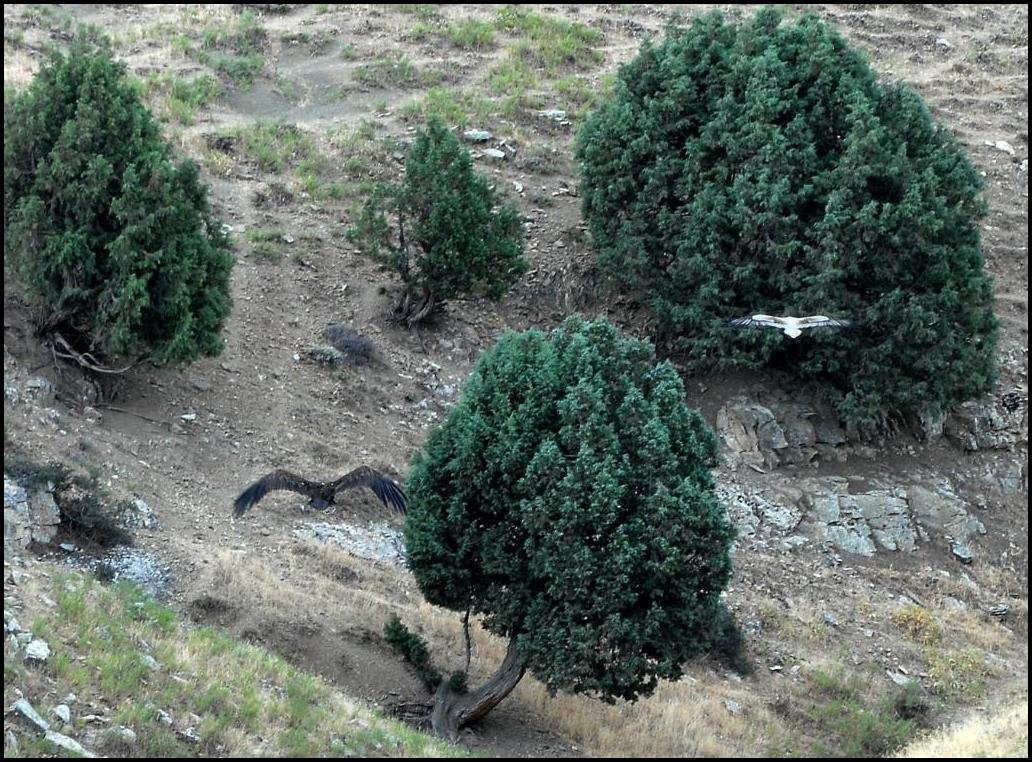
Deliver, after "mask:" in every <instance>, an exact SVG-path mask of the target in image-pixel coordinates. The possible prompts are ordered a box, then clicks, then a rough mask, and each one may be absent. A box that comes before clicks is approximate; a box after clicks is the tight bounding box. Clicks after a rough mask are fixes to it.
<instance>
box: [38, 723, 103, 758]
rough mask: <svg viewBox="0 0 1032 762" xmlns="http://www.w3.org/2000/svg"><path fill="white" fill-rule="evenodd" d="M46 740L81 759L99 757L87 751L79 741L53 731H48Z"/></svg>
mask: <svg viewBox="0 0 1032 762" xmlns="http://www.w3.org/2000/svg"><path fill="white" fill-rule="evenodd" d="M46 739H47V740H48V741H50V743H52V744H54V746H60V747H61V748H62V749H65V750H66V751H70V752H72V753H73V754H78V755H79V756H81V757H90V758H93V757H96V756H97V755H96V754H93V753H92V752H89V751H86V749H84V748H82V746H81V745H80V744H79V742H78V741H76V740H75V739H74V738H69V737H68V736H66V735H64V734H63V733H55V732H54V731H53V730H48V731H47V733H46Z"/></svg>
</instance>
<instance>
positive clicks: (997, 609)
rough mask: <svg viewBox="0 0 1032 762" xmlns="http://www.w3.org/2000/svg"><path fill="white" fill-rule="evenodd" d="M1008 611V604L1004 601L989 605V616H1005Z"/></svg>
mask: <svg viewBox="0 0 1032 762" xmlns="http://www.w3.org/2000/svg"><path fill="white" fill-rule="evenodd" d="M1009 613H1010V606H1008V605H1007V604H1006V603H998V604H997V605H995V606H990V607H989V616H997V617H1001V618H1002V617H1005V616H1007V614H1009Z"/></svg>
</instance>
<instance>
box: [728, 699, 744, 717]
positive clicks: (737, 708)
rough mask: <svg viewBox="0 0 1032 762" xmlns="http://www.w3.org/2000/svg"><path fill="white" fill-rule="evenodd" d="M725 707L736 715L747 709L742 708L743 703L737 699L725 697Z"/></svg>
mask: <svg viewBox="0 0 1032 762" xmlns="http://www.w3.org/2000/svg"><path fill="white" fill-rule="evenodd" d="M724 708H725V709H727V711H728V712H730V713H731V714H733V715H736V716H737V715H739V714H741V713H742V712H744V711H745V710H744V709H743V708H742V705H741V704H739V703H738V702H737V701H732V700H731V699H724Z"/></svg>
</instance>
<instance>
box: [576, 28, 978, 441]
mask: <svg viewBox="0 0 1032 762" xmlns="http://www.w3.org/2000/svg"><path fill="white" fill-rule="evenodd" d="M577 155H578V158H579V160H580V163H581V171H582V178H583V183H582V196H583V199H584V201H583V203H584V213H585V216H586V218H587V219H588V222H589V226H590V230H591V233H592V237H593V239H594V241H595V244H596V245H597V246H598V249H599V256H600V261H601V262H602V263H603V265H604V266H606V267H608V268H610V269H611V270H612V271H613V272H614V273H617V274H618V276H619V278H620V282H621V283H624V284H626V285H628V286H629V287H630V289H631V290H632V291H633V292H634V293H635V294H636V295H637V296H638V298H639V299H640V301H641V302H642V303H644V304H645V305H647V306H648V307H649V308H651V310H652V311H653V314H654V315H655V318H656V321H657V323H658V325H659V328H660V330H661V331H662V332H663V334H664V338H666V339H668V340H669V341H670V343H671V344H673V345H674V346H675V347H679V348H681V349H682V350H684V351H685V353H686V355H687V360H688V361H689V362H690V363H693V364H694V366H695V367H696V368H699V369H706V368H709V367H712V366H714V365H717V366H737V367H760V366H765V365H767V366H774V367H782V368H786V369H789V370H790V371H791V372H792V373H794V374H797V375H798V376H802V377H803V378H812V379H820V380H824V381H829V382H831V385H832V387H834V388H836V389H837V390H838V395H839V397H838V398H839V410H840V412H841V414H842V415H843V417H844V418H845V419H846V420H847V421H848V422H851V423H854V424H857V425H872V424H877V423H879V422H880V421H881V420H882V419H883V416H884V415H885V414H886V413H891V412H907V413H910V412H912V413H918V414H920V413H923V412H926V409H927V408H931V409H935V408H940V409H941V408H943V407H945V406H947V405H950V404H952V403H955V402H958V401H960V400H964V399H968V398H970V397H973V396H976V395H978V394H980V393H983V392H985V391H986V390H987V389H989V388H990V386H991V383H992V380H993V377H994V346H995V336H996V321H995V318H994V316H993V309H992V284H991V281H990V279H989V277H988V276H987V275H986V273H985V270H984V262H983V258H982V254H981V250H980V242H979V228H978V221H979V219H980V217H982V216H983V215H984V214H985V205H984V203H983V201H982V200H981V197H980V190H981V187H982V182H981V179H980V177H979V175H978V172H977V171H976V170H975V168H974V167H973V166H972V165H971V163H970V162H969V161H968V159H967V158H966V156H965V155H964V152H963V150H962V148H961V147H960V145H959V144H958V142H957V140H956V139H955V138H954V137H953V136H952V135H951V134H950V133H949V132H948V131H947V130H945V129H943V128H941V127H936V126H935V125H934V124H933V123H932V120H931V117H930V115H929V113H928V110H927V108H926V107H925V106H924V104H923V103H922V102H921V99H920V97H919V96H918V95H917V94H915V93H914V92H913V91H912V90H910V89H908V88H906V87H903V86H899V85H883V84H880V83H879V82H878V81H877V77H876V75H875V73H874V72H873V71H872V70H871V68H870V67H869V66H868V64H867V63H866V61H865V60H864V59H863V57H862V56H861V55H860V54H859V53H857V52H855V51H853V50H851V49H850V48H849V47H848V46H847V45H846V43H845V41H844V40H843V39H842V37H841V36H840V35H838V34H837V33H836V32H835V31H834V30H832V29H831V28H829V27H828V26H827V25H826V24H824V23H823V22H822V21H820V20H819V19H818V18H816V17H815V16H812V15H809V16H805V17H803V18H802V19H800V20H799V22H798V23H796V24H782V23H781V16H780V15H779V14H778V13H777V12H776V11H774V10H771V9H766V10H761V11H760V12H758V13H757V14H756V16H755V18H754V19H753V20H752V21H750V22H749V23H747V24H744V25H743V26H740V27H739V26H735V25H733V24H728V23H725V22H724V20H723V18H722V17H721V16H720V15H719V14H711V15H707V16H704V17H702V18H701V19H699V20H697V21H696V22H695V23H694V24H693V25H692V26H691V27H690V28H687V29H685V28H677V27H674V28H671V29H669V30H668V33H667V37H666V39H665V40H664V41H662V42H661V43H659V44H651V43H647V44H645V45H644V46H643V47H642V49H641V52H640V54H639V55H638V57H637V58H636V59H635V60H634V61H633V62H631V63H630V64H628V65H627V66H625V67H623V68H622V69H621V71H620V77H619V82H618V84H617V87H616V92H615V95H614V97H613V98H612V99H611V100H610V101H609V102H607V103H606V104H604V105H603V106H602V107H601V108H600V109H599V110H598V111H597V112H596V113H595V114H593V115H592V116H591V117H590V118H589V119H588V121H587V122H586V123H585V125H584V128H583V130H582V132H581V133H580V135H579V136H578V145H577ZM758 312H759V313H767V314H779V315H785V314H795V315H800V314H802V315H813V314H835V315H841V316H845V317H851V318H854V319H858V320H860V321H861V322H862V325H861V328H860V330H858V331H853V332H848V333H840V332H825V333H820V334H818V333H811V334H807V335H805V336H804V337H803V338H801V339H798V340H792V339H788V338H786V337H785V336H784V335H782V334H779V333H775V332H743V331H735V330H734V329H731V328H728V327H727V325H726V320H727V318H729V317H733V316H740V315H747V314H752V313H758Z"/></svg>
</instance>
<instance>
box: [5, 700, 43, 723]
mask: <svg viewBox="0 0 1032 762" xmlns="http://www.w3.org/2000/svg"><path fill="white" fill-rule="evenodd" d="M11 711H13V712H17V713H18V714H20V715H21V716H22V717H24V718H25V719H27V720H28V721H29V722H31V723H32V724H33V725H35V726H36V727H37V728H39V729H40V730H49V729H50V723H49V722H47V721H46V720H44V719H43V718H42V717H40V716H39V712H37V711H36V710H35V709H33V707H32V704H30V703H29V702H28V701H26V700H25V699H23V698H20V699H18V700H17V701H15V702H14V703H13V704H12V705H11Z"/></svg>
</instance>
